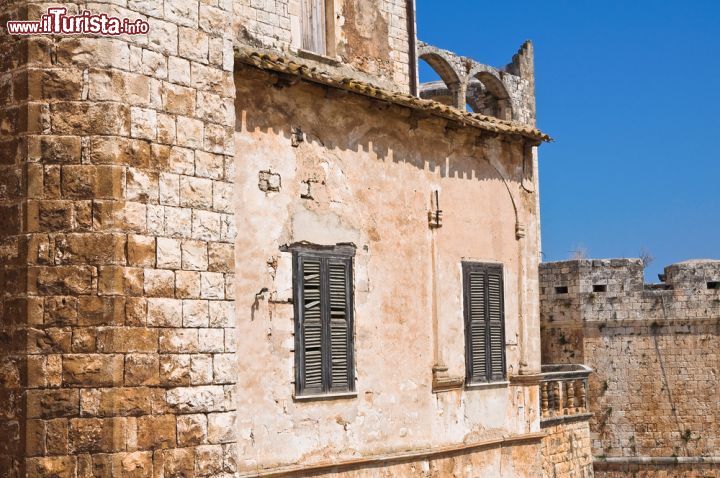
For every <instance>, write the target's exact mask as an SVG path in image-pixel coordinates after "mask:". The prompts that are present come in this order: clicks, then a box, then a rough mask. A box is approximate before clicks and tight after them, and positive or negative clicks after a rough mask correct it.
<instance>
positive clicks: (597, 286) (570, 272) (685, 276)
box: [540, 259, 720, 297]
mask: <svg viewBox="0 0 720 478" xmlns="http://www.w3.org/2000/svg"><path fill="white" fill-rule="evenodd" d="M643 272H644V266H643V263H642V260H641V259H580V260H571V261H562V262H546V263H543V264H540V282H541V292H542V294H544V295H546V296H547V297H552V296H558V297H559V296H565V297H571V296H574V295H578V296H579V295H582V294H591V293H604V294H608V296H622V295H628V294H632V293H636V292H642V291H659V290H675V291H688V292H691V293H693V294H697V293H703V294H713V293H715V292H716V291H718V290H720V260H710V259H701V260H690V261H684V262H678V263H676V264H671V265H669V266H667V267H665V271H664V273H663V274H660V277H659V278H660V279H661V282H660V283H650V284H648V283H645V282H644V278H643Z"/></svg>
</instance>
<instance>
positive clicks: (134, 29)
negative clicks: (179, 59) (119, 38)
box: [7, 7, 150, 36]
mask: <svg viewBox="0 0 720 478" xmlns="http://www.w3.org/2000/svg"><path fill="white" fill-rule="evenodd" d="M7 30H8V33H10V34H11V35H103V36H115V35H143V34H145V33H147V32H149V31H150V25H149V24H148V22H146V21H144V20H128V19H127V18H117V17H111V16H108V15H107V14H105V13H100V14H94V13H92V12H89V11H87V10H85V11H84V12H82V13H80V14H79V15H68V14H67V8H64V7H55V8H48V10H47V13H46V14H44V15H43V16H42V17H40V20H39V21H15V20H11V21H9V22H7Z"/></svg>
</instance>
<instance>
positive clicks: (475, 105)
mask: <svg viewBox="0 0 720 478" xmlns="http://www.w3.org/2000/svg"><path fill="white" fill-rule="evenodd" d="M473 80H476V81H473ZM478 82H479V83H480V85H477V83H478ZM468 84H469V85H471V86H472V85H473V84H475V87H473V88H470V89H469V91H468V94H467V96H468V98H467V100H468V104H469V105H470V106H471V107H472V109H473V111H474V112H475V113H481V114H484V115H486V116H494V117H496V118H500V119H503V120H512V119H513V110H514V108H513V104H512V98H510V94H509V93H508V90H507V88H506V86H505V83H504V82H503V80H502V78H500V76H499V75H498V73H497V72H496V71H494V70H492V69H490V68H488V67H487V66H486V65H482V64H479V63H477V64H475V65H474V66H473V68H472V69H471V70H470V73H469V74H468Z"/></svg>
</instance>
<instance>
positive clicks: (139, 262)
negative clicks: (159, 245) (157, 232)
mask: <svg viewBox="0 0 720 478" xmlns="http://www.w3.org/2000/svg"><path fill="white" fill-rule="evenodd" d="M155 248H156V242H155V237H153V236H142V235H137V234H129V235H128V237H127V260H128V265H130V266H136V267H155V265H156V261H155V254H156V251H155ZM158 267H159V266H158Z"/></svg>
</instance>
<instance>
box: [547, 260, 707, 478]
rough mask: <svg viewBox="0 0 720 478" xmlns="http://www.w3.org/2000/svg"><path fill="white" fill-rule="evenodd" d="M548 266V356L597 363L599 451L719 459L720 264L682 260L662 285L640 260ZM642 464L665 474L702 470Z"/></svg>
mask: <svg viewBox="0 0 720 478" xmlns="http://www.w3.org/2000/svg"><path fill="white" fill-rule="evenodd" d="M540 271H541V272H540V274H541V303H542V309H541V310H542V336H543V342H542V347H543V361H544V362H545V363H553V362H556V363H557V362H559V363H585V364H587V365H589V366H590V367H592V368H593V369H595V373H593V374H592V375H591V377H590V392H589V396H588V398H589V404H590V410H591V411H592V412H594V413H595V416H594V418H593V420H592V421H591V430H592V438H593V454H594V455H595V457H596V458H597V457H603V456H607V457H642V456H648V457H674V456H679V457H709V456H710V457H712V456H714V457H717V456H718V455H719V454H720V442H719V441H718V436H720V429H719V428H718V422H717V420H716V417H717V416H718V414H719V413H720V406H719V405H718V400H717V396H718V393H719V392H720V389H719V387H720V384H719V382H718V377H717V375H718V367H719V366H720V358H719V357H718V350H720V290H718V289H714V288H709V287H708V283H712V282H714V281H720V262H717V261H690V262H685V263H680V264H674V265H672V266H669V267H667V268H666V269H665V275H666V280H665V283H664V284H659V285H653V286H650V285H644V283H643V267H642V263H641V262H640V260H634V259H622V260H602V261H598V260H595V261H590V260H585V261H568V262H559V263H549V264H542V265H541V268H540ZM594 286H595V287H596V289H597V288H598V287H600V288H601V287H602V286H604V287H606V289H607V291H606V292H601V291H597V290H596V291H595V292H593V287H594ZM556 287H568V293H567V294H559V293H558V292H557V290H556ZM635 466H636V465H633V466H631V467H629V468H627V469H628V470H631V469H633V468H634V467H635ZM640 469H642V470H646V472H647V473H650V471H649V470H653V469H654V470H656V471H657V473H658V474H657V475H652V474H648V475H642V476H665V475H662V473H665V472H668V470H675V471H674V473H684V472H682V471H681V469H682V470H690V469H693V467H692V465H687V466H684V467H682V468H677V469H675V468H674V467H673V466H670V465H664V466H654V465H653V466H647V467H646V468H643V467H642V466H641V468H640ZM705 469H707V465H698V466H697V468H695V469H694V470H695V471H696V472H698V473H700V470H705ZM608 476H614V475H608ZM682 476H686V475H684V474H683V475H682ZM687 476H691V475H687ZM699 476H704V475H702V474H700V475H699ZM709 476H712V475H709Z"/></svg>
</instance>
